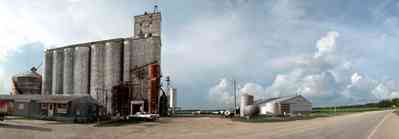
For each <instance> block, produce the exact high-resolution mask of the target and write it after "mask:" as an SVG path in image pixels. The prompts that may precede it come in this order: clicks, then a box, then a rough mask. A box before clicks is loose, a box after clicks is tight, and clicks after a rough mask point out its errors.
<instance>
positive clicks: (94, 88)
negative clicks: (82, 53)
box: [90, 43, 106, 104]
mask: <svg viewBox="0 0 399 139" xmlns="http://www.w3.org/2000/svg"><path fill="white" fill-rule="evenodd" d="M90 48H91V54H90V55H91V61H90V63H91V69H90V95H91V96H92V97H93V98H94V99H97V100H98V101H99V102H100V104H105V100H104V98H105V97H106V96H104V95H105V94H104V93H105V92H106V90H105V85H104V79H105V78H104V77H105V75H104V63H105V62H104V61H105V44H103V43H94V44H92V45H91V46H90Z"/></svg>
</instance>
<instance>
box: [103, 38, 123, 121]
mask: <svg viewBox="0 0 399 139" xmlns="http://www.w3.org/2000/svg"><path fill="white" fill-rule="evenodd" d="M122 47H123V42H122V41H118V40H113V41H108V42H106V43H105V63H104V70H103V71H104V75H105V76H104V88H105V90H107V91H106V93H107V94H106V95H107V97H106V99H107V100H106V101H107V102H109V103H107V104H106V105H107V110H108V112H111V113H112V108H111V104H112V102H111V98H112V93H111V90H112V87H114V86H116V85H118V84H120V83H121V81H122V77H123V76H122V72H123V70H122Z"/></svg>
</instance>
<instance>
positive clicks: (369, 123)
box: [0, 111, 399, 139]
mask: <svg viewBox="0 0 399 139" xmlns="http://www.w3.org/2000/svg"><path fill="white" fill-rule="evenodd" d="M398 129H399V116H398V115H396V114H395V113H393V111H374V112H363V113H354V114H348V115H341V116H334V117H328V118H316V119H312V120H298V121H290V122H272V123H243V122H235V121H231V120H229V119H224V118H207V117H203V118H161V120H160V121H158V122H149V123H141V124H130V125H126V126H116V127H102V128H97V127H93V126H92V125H90V124H89V125H86V124H65V123H58V122H53V121H41V120H7V121H4V122H0V139H3V138H5V139H8V138H10V139H54V138H56V139H72V138H73V139H131V138H140V139H219V138H228V139H399V131H398Z"/></svg>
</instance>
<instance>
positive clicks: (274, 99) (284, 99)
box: [255, 95, 302, 105]
mask: <svg viewBox="0 0 399 139" xmlns="http://www.w3.org/2000/svg"><path fill="white" fill-rule="evenodd" d="M295 97H302V96H301V95H297V96H285V97H275V98H268V99H261V100H256V101H255V104H257V105H259V104H264V103H269V102H274V103H275V102H282V101H286V100H289V99H292V98H295Z"/></svg>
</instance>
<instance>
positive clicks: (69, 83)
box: [63, 47, 75, 95]
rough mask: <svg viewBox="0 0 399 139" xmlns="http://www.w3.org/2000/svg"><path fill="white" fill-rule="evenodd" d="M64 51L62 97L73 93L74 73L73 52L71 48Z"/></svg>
mask: <svg viewBox="0 0 399 139" xmlns="http://www.w3.org/2000/svg"><path fill="white" fill-rule="evenodd" d="M63 50H64V74H63V76H64V77H63V80H64V81H63V90H64V91H63V92H64V95H72V94H73V93H74V89H73V85H74V80H73V77H74V76H73V73H74V64H73V63H74V57H75V56H74V51H75V49H74V48H73V47H70V48H65V49H63Z"/></svg>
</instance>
